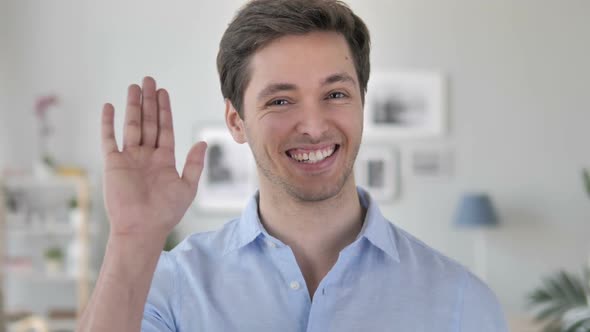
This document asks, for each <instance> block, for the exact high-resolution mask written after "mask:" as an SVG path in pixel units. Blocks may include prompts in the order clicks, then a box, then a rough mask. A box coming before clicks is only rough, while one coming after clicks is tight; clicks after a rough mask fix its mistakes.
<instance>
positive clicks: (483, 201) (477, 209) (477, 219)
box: [455, 193, 498, 227]
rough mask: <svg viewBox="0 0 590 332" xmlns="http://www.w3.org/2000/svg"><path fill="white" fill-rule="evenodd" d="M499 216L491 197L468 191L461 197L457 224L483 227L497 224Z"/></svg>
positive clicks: (456, 216) (457, 212) (456, 215)
mask: <svg viewBox="0 0 590 332" xmlns="http://www.w3.org/2000/svg"><path fill="white" fill-rule="evenodd" d="M497 224H498V217H497V215H496V212H495V211H494V206H493V205H492V201H491V200H490V197H489V196H488V195H486V194H483V193H468V194H464V195H463V197H461V201H460V202H459V206H458V208H457V211H456V214H455V225H457V226H462V227H463V226H469V227H474V226H475V227H482V226H496V225H497Z"/></svg>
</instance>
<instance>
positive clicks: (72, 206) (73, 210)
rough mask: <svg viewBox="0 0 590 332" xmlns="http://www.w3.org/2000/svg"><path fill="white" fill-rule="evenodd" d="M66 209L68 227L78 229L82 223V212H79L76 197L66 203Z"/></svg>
mask: <svg viewBox="0 0 590 332" xmlns="http://www.w3.org/2000/svg"><path fill="white" fill-rule="evenodd" d="M68 209H69V213H68V214H69V220H70V225H71V226H72V227H73V228H74V229H78V227H79V226H80V223H81V221H82V211H81V210H80V206H79V204H78V199H77V198H76V197H72V198H71V199H70V201H69V202H68Z"/></svg>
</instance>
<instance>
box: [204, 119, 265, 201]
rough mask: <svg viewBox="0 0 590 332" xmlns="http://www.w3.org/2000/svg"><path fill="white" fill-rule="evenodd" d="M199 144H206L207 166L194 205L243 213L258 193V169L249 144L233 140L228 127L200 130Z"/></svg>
mask: <svg viewBox="0 0 590 332" xmlns="http://www.w3.org/2000/svg"><path fill="white" fill-rule="evenodd" d="M195 139H196V141H200V140H203V141H205V142H207V152H206V154H205V167H204V168H203V173H202V174H201V179H200V181H199V189H198V192H197V197H196V198H195V202H194V203H193V204H194V205H195V206H196V207H197V208H199V209H203V210H217V211H224V210H231V211H233V210H241V209H242V208H244V207H245V206H246V203H247V202H248V199H249V198H250V197H251V196H252V194H254V192H255V191H256V186H257V180H256V167H255V162H254V157H252V153H251V152H250V148H249V147H248V145H247V144H238V143H236V142H235V141H234V139H233V137H232V136H231V134H230V133H229V130H228V129H227V128H225V127H207V128H201V129H200V130H197V134H196V137H195Z"/></svg>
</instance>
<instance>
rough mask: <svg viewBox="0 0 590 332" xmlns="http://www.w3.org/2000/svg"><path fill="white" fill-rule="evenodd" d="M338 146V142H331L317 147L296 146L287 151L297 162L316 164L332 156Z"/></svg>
mask: <svg viewBox="0 0 590 332" xmlns="http://www.w3.org/2000/svg"><path fill="white" fill-rule="evenodd" d="M338 147H339V145H338V144H330V145H324V146H321V147H317V148H295V149H290V150H287V151H286V153H287V156H289V157H290V158H291V159H293V160H295V161H297V162H300V163H308V164H315V163H319V162H321V161H323V160H325V159H326V158H329V157H330V156H332V155H333V154H334V152H335V151H336V150H337V149H338Z"/></svg>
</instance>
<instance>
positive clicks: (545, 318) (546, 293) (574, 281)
mask: <svg viewBox="0 0 590 332" xmlns="http://www.w3.org/2000/svg"><path fill="white" fill-rule="evenodd" d="M528 300H529V307H531V308H534V309H535V311H536V314H535V319H536V320H538V321H541V322H544V323H545V324H548V325H546V326H545V329H544V331H545V332H549V331H559V330H560V329H561V324H562V318H563V316H564V315H565V314H566V312H568V311H569V310H571V309H573V308H579V307H584V306H586V305H587V303H586V294H585V291H584V283H583V282H582V281H581V279H580V278H578V277H577V276H575V275H573V274H569V273H567V272H565V271H559V272H557V273H555V274H554V275H552V276H550V277H548V278H545V279H544V280H543V281H542V285H541V287H538V288H537V289H534V290H533V291H532V292H531V293H530V294H529V295H528Z"/></svg>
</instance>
